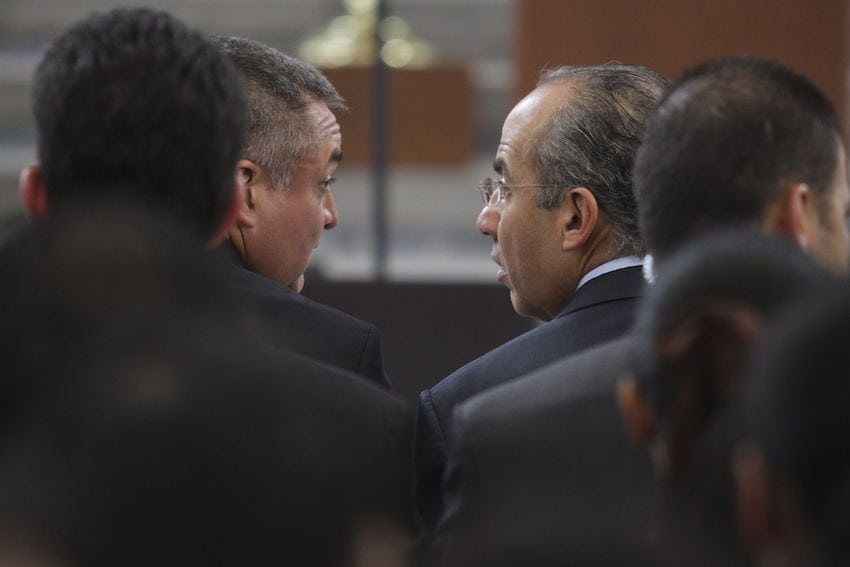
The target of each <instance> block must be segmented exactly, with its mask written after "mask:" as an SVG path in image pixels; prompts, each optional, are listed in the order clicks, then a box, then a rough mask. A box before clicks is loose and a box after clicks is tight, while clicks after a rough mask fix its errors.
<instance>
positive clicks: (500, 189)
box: [478, 177, 560, 207]
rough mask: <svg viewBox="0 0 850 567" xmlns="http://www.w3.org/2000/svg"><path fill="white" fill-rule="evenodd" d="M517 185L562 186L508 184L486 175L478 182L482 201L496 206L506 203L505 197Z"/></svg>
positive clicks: (523, 184)
mask: <svg viewBox="0 0 850 567" xmlns="http://www.w3.org/2000/svg"><path fill="white" fill-rule="evenodd" d="M517 187H560V185H555V184H552V183H517V184H511V185H508V184H506V183H502V181H500V180H498V179H493V178H492V177H485V178H484V179H482V180H481V182H480V183H479V184H478V191H479V193H480V194H481V202H482V203H484V205H485V206H487V207H496V206H499V205H501V204H502V203H504V202H505V197H507V196H508V195H510V193H511V191H512V190H513V189H515V188H517ZM488 193H489V195H488ZM494 195H498V196H499V197H498V198H497V199H496V200H495V201H493V196H494Z"/></svg>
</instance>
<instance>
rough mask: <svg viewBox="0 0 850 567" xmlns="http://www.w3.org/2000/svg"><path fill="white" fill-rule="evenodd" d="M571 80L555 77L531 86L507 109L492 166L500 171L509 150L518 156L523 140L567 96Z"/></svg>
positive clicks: (523, 149)
mask: <svg viewBox="0 0 850 567" xmlns="http://www.w3.org/2000/svg"><path fill="white" fill-rule="evenodd" d="M573 92H574V81H569V80H559V81H553V82H551V83H546V84H544V85H541V86H539V87H537V88H535V89H534V90H533V91H531V92H530V93H529V94H528V95H526V96H525V98H523V99H522V100H521V101H519V103H517V105H516V106H515V107H514V108H513V110H511V112H510V114H508V117H507V118H506V119H505V123H504V125H503V127H502V139H501V141H500V143H499V149H498V150H497V153H496V160H495V163H494V168H495V169H496V170H497V171H500V170H501V169H502V168H503V167H504V166H505V162H506V161H509V160H510V158H509V155H510V154H511V153H515V154H517V156H518V157H522V156H524V155H525V154H526V150H527V147H526V146H527V144H528V142H530V141H531V140H534V139H535V138H536V135H537V133H538V132H539V131H540V129H541V128H543V127H544V126H545V125H546V124H547V123H548V122H549V120H550V119H551V117H552V115H553V114H554V113H555V112H556V111H557V110H558V109H559V108H561V107H563V106H564V105H565V104H567V101H568V100H569V98H570V96H572V93H573Z"/></svg>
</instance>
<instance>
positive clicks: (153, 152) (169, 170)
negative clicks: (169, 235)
mask: <svg viewBox="0 0 850 567" xmlns="http://www.w3.org/2000/svg"><path fill="white" fill-rule="evenodd" d="M32 102H33V111H34V114H35V120H36V127H37V132H38V155H39V160H40V161H41V165H42V168H43V171H44V177H45V182H46V186H47V191H48V199H49V203H50V208H51V211H54V210H57V209H60V208H63V207H65V206H66V205H67V204H76V205H79V203H80V202H83V201H89V200H92V199H95V198H98V199H104V198H105V199H109V198H112V197H119V198H120V199H121V200H127V199H134V200H136V201H138V202H139V204H142V205H145V206H148V207H153V208H156V209H159V210H162V211H166V212H168V213H169V214H172V215H175V216H177V217H178V218H180V219H181V220H182V221H184V222H187V223H190V225H191V226H192V228H193V229H196V230H197V232H199V233H200V234H201V235H202V236H203V237H208V236H209V235H210V234H211V233H212V232H213V230H214V229H215V227H216V226H217V225H218V224H219V223H220V222H221V217H222V214H223V212H224V211H225V210H226V208H227V206H228V205H229V203H230V201H231V198H232V195H233V187H234V171H235V165H236V160H237V158H238V154H239V150H240V148H241V146H242V141H243V136H244V129H245V123H246V120H247V116H246V115H247V112H246V108H245V96H244V93H243V91H242V89H241V87H240V85H239V82H238V79H237V78H236V75H235V73H234V71H233V68H232V67H231V65H230V64H229V63H228V62H227V60H226V59H225V58H224V57H223V56H222V55H221V53H220V52H219V51H218V50H217V49H216V48H215V46H213V45H212V44H211V43H210V41H209V40H208V39H206V38H205V37H204V36H203V35H202V34H201V33H200V32H198V31H195V30H193V29H191V28H189V27H187V26H186V25H184V24H183V23H181V22H179V21H178V20H176V19H174V18H173V17H171V16H169V15H168V14H165V13H162V12H155V11H151V10H147V9H118V10H113V11H110V12H107V13H103V14H94V15H92V16H90V17H88V18H86V19H84V20H82V21H80V22H78V23H76V24H75V25H73V26H71V27H70V28H69V29H68V30H66V31H65V32H64V33H62V35H60V36H59V37H58V38H57V39H56V40H55V41H53V43H52V44H51V45H50V47H49V49H48V50H47V53H46V54H45V56H44V58H43V59H42V61H41V63H40V64H39V65H38V68H37V69H36V71H35V77H34V80H33V90H32Z"/></svg>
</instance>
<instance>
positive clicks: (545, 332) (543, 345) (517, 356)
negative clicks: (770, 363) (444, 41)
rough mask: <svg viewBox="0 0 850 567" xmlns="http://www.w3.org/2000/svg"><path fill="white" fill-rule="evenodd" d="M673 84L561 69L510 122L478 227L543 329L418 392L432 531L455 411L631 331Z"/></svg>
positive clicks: (518, 303)
mask: <svg viewBox="0 0 850 567" xmlns="http://www.w3.org/2000/svg"><path fill="white" fill-rule="evenodd" d="M664 87H665V81H664V79H663V78H662V77H660V76H659V75H658V74H656V73H655V72H653V71H651V70H649V69H646V68H644V67H639V66H634V65H620V64H609V65H593V66H578V67H562V68H559V69H555V70H551V71H547V72H544V73H543V76H542V78H541V80H540V82H539V83H538V85H537V88H536V89H535V90H533V91H532V92H531V93H530V94H529V95H528V96H526V97H525V98H524V99H523V100H522V101H520V102H519V104H517V106H516V107H514V109H513V110H512V111H511V113H510V114H509V115H508V117H507V119H506V120H505V124H504V127H503V129H502V139H501V142H500V143H499V147H498V150H497V152H496V159H495V162H494V169H495V171H496V174H497V175H496V177H495V178H489V177H488V178H486V179H484V181H483V182H482V183H481V187H480V189H481V196H482V199H483V201H484V208H483V209H482V211H481V214H480V215H479V216H478V223H477V226H478V229H479V230H480V231H481V232H482V233H484V234H486V235H488V236H490V237H491V238H492V239H493V246H492V252H491V256H492V258H493V260H494V261H495V262H496V263H497V264H498V265H499V271H498V275H497V278H498V280H499V281H500V282H501V283H503V284H504V285H505V286H506V287H507V288H508V289H509V290H510V297H511V303H512V304H513V306H514V309H515V310H516V312H517V313H519V314H520V315H523V316H526V317H533V318H535V319H539V320H541V321H545V324H543V325H541V326H540V327H538V328H536V329H534V330H532V331H530V332H528V333H526V334H524V335H522V336H520V337H517V338H515V339H513V340H512V341H510V342H508V343H506V344H504V345H502V346H500V347H498V348H496V349H495V350H493V351H491V352H489V353H487V354H485V355H484V356H482V357H480V358H479V359H477V360H475V361H473V362H470V363H469V364H467V365H466V366H464V367H463V368H461V369H460V370H458V371H456V372H455V373H454V374H452V375H451V376H449V377H448V378H446V379H445V380H443V381H442V382H440V383H439V384H437V385H436V386H434V387H433V388H431V389H430V390H425V391H424V392H422V394H421V395H420V398H419V421H418V433H417V455H416V457H417V474H418V477H417V482H418V488H417V499H418V503H419V506H420V511H421V513H422V514H423V517H424V520H425V523H426V525H428V524H430V525H433V523H434V522H435V521H436V519H437V517H438V516H439V514H440V510H441V507H442V506H441V503H440V499H439V490H438V489H439V482H440V477H441V475H442V471H443V468H444V465H445V462H446V454H447V433H448V431H449V426H450V420H451V415H452V409H453V408H454V406H455V405H456V404H458V403H460V402H462V401H463V400H465V399H467V398H469V397H471V396H473V395H475V394H477V393H479V392H481V391H482V390H485V389H487V388H491V387H493V386H497V385H499V384H501V383H503V382H506V381H508V380H510V379H512V378H515V377H517V376H520V375H522V374H525V373H527V372H529V371H531V370H534V369H536V368H539V367H542V366H544V365H545V364H547V363H549V362H553V361H555V360H557V359H559V358H561V357H564V356H567V355H569V354H572V353H574V352H578V351H581V350H584V349H586V348H588V347H591V346H594V345H596V344H599V343H602V342H605V341H608V340H611V339H614V338H616V337H619V336H621V335H623V334H624V333H626V331H628V329H629V328H630V327H631V324H632V320H633V316H634V310H635V307H636V304H637V299H638V297H639V296H640V294H641V291H642V288H643V283H644V282H643V278H642V273H641V256H642V255H643V251H644V250H643V243H642V241H641V238H640V235H639V232H638V228H637V212H636V205H635V201H634V197H633V194H632V182H631V169H632V164H633V161H634V156H635V153H636V152H637V148H638V145H639V144H640V142H641V138H642V135H643V125H644V120H645V118H646V116H647V114H648V113H649V112H650V111H651V110H652V109H653V108H654V107H655V104H656V102H657V100H658V99H659V98H660V97H661V95H662V92H663V90H664Z"/></svg>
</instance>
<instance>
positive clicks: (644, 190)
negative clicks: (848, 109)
mask: <svg viewBox="0 0 850 567" xmlns="http://www.w3.org/2000/svg"><path fill="white" fill-rule="evenodd" d="M845 170H846V165H845V155H844V148H843V145H842V142H841V137H840V132H839V126H838V122H837V119H836V116H835V111H834V109H833V107H832V104H831V103H830V102H829V100H827V98H826V97H825V96H824V95H823V93H821V92H820V91H819V90H818V88H817V87H816V86H815V85H814V84H813V83H812V82H811V81H810V80H809V79H807V78H806V77H804V76H802V75H800V74H799V73H797V72H795V71H793V70H791V69H789V68H788V67H785V66H783V65H781V64H779V63H775V62H772V61H766V60H761V59H756V58H752V57H725V58H720V59H716V60H712V61H709V62H707V63H704V64H702V65H700V66H698V67H696V68H694V69H691V70H689V71H687V72H685V73H684V74H683V75H682V76H681V77H679V78H678V79H677V80H676V81H674V83H673V84H672V85H671V87H670V90H669V91H668V93H667V94H666V95H665V97H664V99H663V100H662V101H661V103H659V106H658V109H657V110H656V111H655V112H654V113H653V114H652V116H651V117H650V119H649V120H648V122H647V127H646V134H645V136H644V142H643V145H642V146H641V148H640V151H639V152H638V155H637V159H636V161H635V168H634V178H635V194H636V196H637V200H638V209H639V212H640V226H641V231H642V233H643V235H644V239H645V241H646V244H647V247H648V249H649V251H650V252H651V253H652V254H653V256H654V257H655V258H656V259H657V260H659V262H663V261H664V260H665V259H666V258H668V257H669V256H670V255H671V254H672V253H673V252H675V250H676V249H678V248H679V247H680V246H682V245H684V244H686V243H687V242H688V241H689V240H690V239H691V238H693V237H694V236H696V235H698V234H700V233H702V232H703V231H705V230H707V229H712V228H714V229H719V228H723V227H753V228H758V229H761V230H767V231H770V232H777V233H780V234H784V235H786V236H787V237H789V238H790V239H792V240H793V241H795V242H796V243H797V244H798V245H800V246H801V247H802V248H803V249H804V250H805V251H806V252H808V253H810V254H811V255H813V256H814V257H815V258H817V260H818V261H819V262H820V263H821V264H822V265H824V266H825V267H827V268H828V269H830V270H833V271H837V272H843V271H844V270H845V269H846V265H847V255H848V237H847V228H846V226H845V217H846V215H847V210H848V202H849V201H850V195H848V189H847V179H846V171H845Z"/></svg>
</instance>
